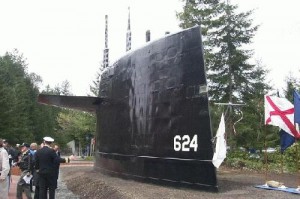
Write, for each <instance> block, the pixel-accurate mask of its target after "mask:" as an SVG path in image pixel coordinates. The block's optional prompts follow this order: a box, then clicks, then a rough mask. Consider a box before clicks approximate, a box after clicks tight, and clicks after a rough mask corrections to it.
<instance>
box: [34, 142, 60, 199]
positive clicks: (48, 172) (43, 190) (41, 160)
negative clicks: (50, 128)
mask: <svg viewBox="0 0 300 199" xmlns="http://www.w3.org/2000/svg"><path fill="white" fill-rule="evenodd" d="M43 140H44V146H43V147H42V148H41V149H39V150H37V152H36V153H35V169H36V172H37V174H38V178H39V180H38V183H39V199H47V190H49V199H55V188H56V183H57V182H56V181H57V179H56V167H57V164H58V163H57V162H58V156H57V155H56V153H55V151H54V150H53V149H52V148H51V146H50V145H51V144H52V142H54V139H53V138H51V137H44V139H43Z"/></svg>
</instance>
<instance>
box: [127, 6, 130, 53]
mask: <svg viewBox="0 0 300 199" xmlns="http://www.w3.org/2000/svg"><path fill="white" fill-rule="evenodd" d="M130 49H131V29H130V7H128V26H127V33H126V51H129V50H130Z"/></svg>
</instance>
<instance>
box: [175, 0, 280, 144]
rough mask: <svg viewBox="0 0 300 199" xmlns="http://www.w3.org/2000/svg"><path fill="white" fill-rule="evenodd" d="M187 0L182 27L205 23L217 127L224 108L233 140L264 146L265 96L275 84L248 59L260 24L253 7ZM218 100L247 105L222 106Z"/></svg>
mask: <svg viewBox="0 0 300 199" xmlns="http://www.w3.org/2000/svg"><path fill="white" fill-rule="evenodd" d="M185 2H186V4H185V6H184V8H183V12H179V13H177V17H178V19H179V20H180V27H182V28H189V27H192V26H194V25H201V30H202V35H203V45H204V59H205V64H206V67H207V78H208V86H209V97H210V101H211V103H210V108H211V118H212V125H213V131H214V132H216V129H217V127H218V124H219V118H220V116H221V112H222V111H223V112H225V113H226V114H225V123H226V134H227V143H228V145H230V146H231V147H232V148H235V147H238V146H252V147H253V146H255V147H256V146H257V147H259V146H260V147H261V146H262V145H263V140H264V138H265V137H264V133H263V132H264V130H263V126H264V113H263V111H264V104H263V99H264V95H265V94H266V93H267V92H268V90H270V87H269V86H268V84H266V83H265V79H266V74H267V73H268V71H266V70H265V69H264V67H263V66H262V65H261V64H260V63H257V64H256V65H255V64H251V63H250V61H249V59H250V58H251V56H252V54H253V51H252V50H249V47H248V46H247V45H248V44H250V43H251V41H252V38H253V37H254V35H255V32H256V31H257V29H258V26H254V25H252V19H251V16H252V14H253V11H251V10H250V11H248V12H241V13H239V12H238V11H237V8H238V6H237V5H231V4H229V3H228V2H227V3H226V1H219V0H186V1H185ZM214 102H225V103H226V102H232V103H245V104H246V106H244V107H241V108H236V107H235V108H234V107H233V108H227V107H224V108H218V107H216V106H214V105H213V103H214ZM241 118H242V120H240V119H241ZM274 132H276V131H274ZM274 132H273V133H274ZM274 134H276V133H274Z"/></svg>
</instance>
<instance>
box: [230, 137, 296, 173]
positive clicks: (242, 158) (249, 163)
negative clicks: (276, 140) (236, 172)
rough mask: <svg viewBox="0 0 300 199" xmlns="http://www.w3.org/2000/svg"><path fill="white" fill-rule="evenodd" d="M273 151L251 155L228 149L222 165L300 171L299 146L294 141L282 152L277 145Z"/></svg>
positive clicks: (269, 170)
mask: <svg viewBox="0 0 300 199" xmlns="http://www.w3.org/2000/svg"><path fill="white" fill-rule="evenodd" d="M276 149H277V151H276V152H274V153H264V152H263V153H262V152H259V153H257V154H256V156H255V157H254V156H251V154H250V153H248V152H247V151H241V150H234V151H229V152H228V154H227V158H226V159H225V163H224V165H226V166H227V167H232V168H235V169H244V170H251V171H258V172H262V171H266V169H267V171H268V172H275V173H281V172H284V173H297V172H299V171H300V147H299V143H295V144H294V145H292V146H291V147H289V148H287V149H286V150H285V151H284V153H283V154H281V153H280V149H279V147H277V148H276Z"/></svg>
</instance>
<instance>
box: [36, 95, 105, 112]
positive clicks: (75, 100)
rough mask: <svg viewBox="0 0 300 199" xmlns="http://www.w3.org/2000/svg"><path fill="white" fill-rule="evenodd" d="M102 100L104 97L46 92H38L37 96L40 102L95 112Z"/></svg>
mask: <svg viewBox="0 0 300 199" xmlns="http://www.w3.org/2000/svg"><path fill="white" fill-rule="evenodd" d="M104 100H105V99H101V98H99V97H87V96H62V95H47V94H40V95H39V96H38V102H39V103H40V104H47V105H52V106H59V107H65V108H72V109H78V110H81V111H88V112H96V109H97V108H99V106H100V104H101V103H102V102H103V101H104Z"/></svg>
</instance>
